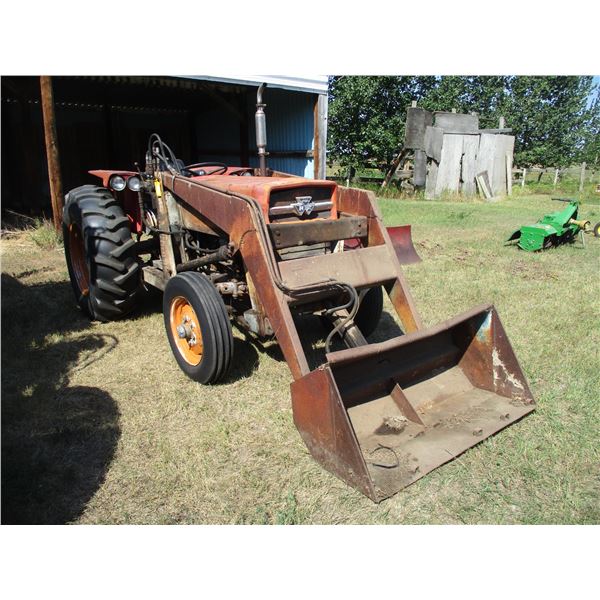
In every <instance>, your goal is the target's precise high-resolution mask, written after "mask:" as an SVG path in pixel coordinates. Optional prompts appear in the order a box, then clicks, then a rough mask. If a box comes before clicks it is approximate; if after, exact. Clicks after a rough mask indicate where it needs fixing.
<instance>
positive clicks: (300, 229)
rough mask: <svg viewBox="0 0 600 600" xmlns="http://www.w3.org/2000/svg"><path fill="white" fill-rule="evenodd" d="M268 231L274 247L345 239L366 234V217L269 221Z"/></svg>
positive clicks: (288, 246)
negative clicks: (286, 221)
mask: <svg viewBox="0 0 600 600" xmlns="http://www.w3.org/2000/svg"><path fill="white" fill-rule="evenodd" d="M269 231H270V232H271V239H272V240H273V244H274V245H275V248H290V247H292V246H300V245H306V244H314V243H316V242H328V241H337V240H347V239H349V238H361V237H364V236H366V235H367V217H346V218H343V217H342V218H340V219H335V220H325V219H319V220H316V221H315V220H310V221H296V222H293V223H271V224H270V225H269Z"/></svg>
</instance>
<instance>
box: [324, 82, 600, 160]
mask: <svg viewBox="0 0 600 600" xmlns="http://www.w3.org/2000/svg"><path fill="white" fill-rule="evenodd" d="M593 93H594V86H593V78H592V77H564V76H554V77H530V76H486V77H480V76H466V77H460V76H451V77H432V76H427V77H394V76H342V77H332V78H331V79H330V86H329V98H330V105H329V106H330V108H329V136H328V137H329V150H330V156H331V157H332V158H334V159H336V160H337V161H339V163H340V164H341V165H343V166H353V167H357V166H360V165H365V164H367V163H369V162H370V163H374V164H375V165H377V166H379V167H380V168H382V169H385V170H387V169H388V168H389V165H390V163H391V161H392V160H393V158H394V156H395V155H397V153H398V151H399V150H400V148H401V147H402V144H403V141H404V123H405V119H406V109H407V108H408V107H409V106H410V102H411V101H412V100H417V101H418V102H419V106H422V107H423V108H426V109H428V110H431V111H436V110H445V111H449V110H451V109H453V108H456V109H457V111H458V112H466V113H468V112H476V113H478V115H479V121H480V127H482V128H494V127H498V120H499V117H500V116H504V117H505V119H506V125H507V127H511V128H512V129H513V134H514V135H515V137H516V143H515V162H516V163H517V164H519V165H522V166H531V165H534V164H540V165H544V166H564V165H567V164H571V163H572V162H574V161H576V160H587V161H588V162H589V163H595V162H597V161H598V156H599V154H600V148H599V144H600V141H599V131H600V102H599V101H598V90H595V93H596V100H595V102H592V103H591V104H590V101H589V99H590V97H591V96H592V97H593ZM584 157H587V158H584Z"/></svg>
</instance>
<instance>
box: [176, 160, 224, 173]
mask: <svg viewBox="0 0 600 600" xmlns="http://www.w3.org/2000/svg"><path fill="white" fill-rule="evenodd" d="M204 167H217V168H216V169H215V170H214V171H211V172H210V173H204V175H217V174H218V173H225V171H227V169H228V168H229V167H228V166H227V165H226V164H225V163H222V162H213V161H210V162H199V163H194V164H192V165H186V166H185V167H184V169H187V170H188V171H190V170H192V169H201V168H204Z"/></svg>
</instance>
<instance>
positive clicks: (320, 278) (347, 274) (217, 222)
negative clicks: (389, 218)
mask: <svg viewBox="0 0 600 600" xmlns="http://www.w3.org/2000/svg"><path fill="white" fill-rule="evenodd" d="M163 185H164V186H165V188H166V189H167V190H170V191H171V192H172V193H173V194H174V196H175V197H176V198H178V199H179V200H180V201H182V208H183V218H184V222H185V223H186V225H187V226H188V227H190V228H192V229H194V228H201V227H202V226H204V227H206V226H208V227H209V228H211V229H216V230H220V231H222V232H225V233H227V234H228V236H229V241H230V243H232V244H233V247H234V251H236V252H237V251H239V252H240V253H241V256H242V259H243V261H244V264H245V265H246V268H247V270H248V273H249V274H250V275H251V278H252V281H253V284H254V287H255V289H256V293H257V295H258V299H259V300H260V303H261V304H262V306H263V308H264V312H265V314H266V316H267V317H268V319H269V321H270V323H271V327H272V329H273V332H274V334H275V336H276V338H277V341H278V343H279V345H280V346H281V350H282V352H283V354H284V357H285V359H286V361H287V363H288V366H289V368H290V370H291V372H292V376H293V377H294V379H299V378H301V377H303V376H305V375H307V374H308V373H309V372H310V369H309V367H308V361H307V359H306V355H305V352H304V349H303V347H302V343H301V341H300V338H299V335H298V331H297V328H296V324H295V322H294V319H293V317H292V313H291V310H290V306H297V305H298V304H299V303H302V302H304V303H308V302H310V301H312V300H314V299H315V297H318V296H319V293H320V291H319V285H318V284H319V283H320V282H324V283H325V282H327V281H328V280H331V279H332V278H333V279H334V280H336V281H340V282H343V283H348V284H350V285H352V286H354V287H356V288H358V289H360V288H363V287H371V286H374V285H383V286H384V287H385V288H386V290H387V291H388V293H389V295H390V300H391V302H392V304H393V305H394V308H395V309H396V311H397V313H398V316H399V318H400V320H401V322H402V324H403V326H404V330H405V331H406V332H412V331H416V330H418V329H420V328H422V322H421V318H420V316H419V314H418V312H417V310H416V308H415V305H414V301H413V299H412V296H411V294H410V291H409V289H408V286H407V285H406V282H405V279H404V275H403V273H402V270H401V266H400V263H399V261H398V258H397V256H396V252H395V250H394V247H393V245H392V243H391V241H390V239H389V235H388V232H387V230H386V228H385V227H384V226H383V223H382V219H381V215H380V213H379V211H378V209H377V205H376V203H375V196H374V194H373V193H372V192H367V191H363V190H355V189H351V188H338V194H339V195H338V208H339V210H340V211H341V212H343V213H346V214H348V215H354V216H363V217H366V219H367V235H366V236H365V241H364V245H363V247H362V248H359V249H356V250H353V251H352V252H344V253H335V254H324V255H321V256H312V257H307V258H299V259H295V260H289V261H285V262H277V260H276V257H275V255H274V253H273V248H272V245H271V243H270V241H269V233H268V229H267V225H266V223H265V221H264V217H263V211H262V209H261V207H260V206H259V205H258V203H257V202H256V200H254V199H253V198H252V197H250V196H246V195H244V194H240V193H236V192H231V191H223V190H221V189H219V188H217V187H215V186H212V185H211V184H210V183H205V182H198V181H193V180H190V179H188V178H185V177H180V176H177V175H172V174H168V173H163ZM186 213H187V214H186ZM198 221H200V222H201V223H198ZM305 227H307V228H308V227H312V228H314V227H322V228H325V227H327V223H325V222H324V223H320V224H319V223H317V224H314V223H310V224H306V225H305ZM332 239H333V238H332ZM277 283H280V284H283V288H284V289H282V286H281V285H277ZM311 287H314V290H311V289H310V288H311ZM286 288H287V289H290V288H291V289H294V290H296V289H305V290H307V291H306V292H305V293H303V294H302V299H301V300H299V298H298V296H292V295H290V294H289V293H286V292H285V291H284V290H285V289H286Z"/></svg>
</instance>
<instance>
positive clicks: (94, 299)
mask: <svg viewBox="0 0 600 600" xmlns="http://www.w3.org/2000/svg"><path fill="white" fill-rule="evenodd" d="M63 240H64V246H65V257H66V260H67V268H68V270H69V277H70V279H71V285H72V287H73V292H74V293H75V298H76V300H77V304H78V305H79V307H80V308H81V309H82V310H83V311H84V312H85V313H86V314H87V315H88V316H90V317H91V318H92V319H95V320H98V321H113V320H115V319H119V318H121V317H124V316H125V315H126V314H127V313H129V312H130V311H131V310H133V308H135V306H136V305H137V303H138V298H139V295H140V292H141V291H142V284H141V278H140V265H139V263H138V257H137V254H136V252H135V246H136V243H135V240H134V239H133V238H132V237H131V230H130V228H129V219H128V218H127V216H126V215H125V213H124V211H123V208H122V207H121V205H120V204H119V202H118V201H117V200H116V199H115V198H114V196H113V195H112V194H111V192H110V191H109V190H107V189H106V188H102V187H98V186H95V185H84V186H81V187H78V188H75V189H74V190H71V191H70V192H69V193H68V194H67V197H66V202H65V207H64V210H63Z"/></svg>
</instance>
